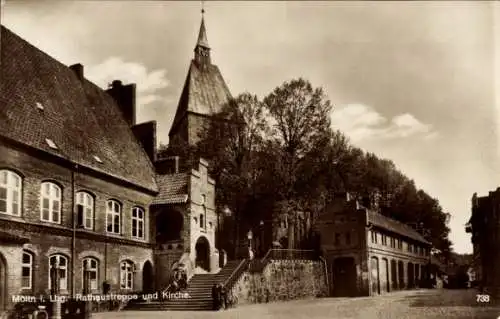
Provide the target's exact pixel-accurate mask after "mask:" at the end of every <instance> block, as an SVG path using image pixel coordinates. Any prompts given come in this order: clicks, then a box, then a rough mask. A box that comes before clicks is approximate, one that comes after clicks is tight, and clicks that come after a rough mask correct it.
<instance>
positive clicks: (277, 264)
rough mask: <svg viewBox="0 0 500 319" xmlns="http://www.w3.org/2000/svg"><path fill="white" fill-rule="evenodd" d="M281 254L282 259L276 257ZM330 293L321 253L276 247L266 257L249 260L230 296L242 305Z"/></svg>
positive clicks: (315, 296)
mask: <svg viewBox="0 0 500 319" xmlns="http://www.w3.org/2000/svg"><path fill="white" fill-rule="evenodd" d="M278 257H280V259H275V258H278ZM287 258H289V259H287ZM309 258H310V259H309ZM327 294H328V287H327V280H326V277H325V265H324V263H323V262H322V261H321V260H320V259H319V258H317V256H313V255H312V252H310V251H294V252H292V251H284V250H274V252H270V253H268V255H267V256H266V257H265V258H263V259H259V260H253V261H252V262H251V263H249V265H248V267H247V269H246V271H245V272H243V274H242V275H241V276H240V277H239V278H238V281H237V282H236V283H235V284H234V286H233V287H232V289H231V290H230V294H229V298H230V300H231V301H232V302H233V303H235V304H238V305H241V304H249V303H265V302H273V301H279V300H294V299H308V298H318V297H324V296H327Z"/></svg>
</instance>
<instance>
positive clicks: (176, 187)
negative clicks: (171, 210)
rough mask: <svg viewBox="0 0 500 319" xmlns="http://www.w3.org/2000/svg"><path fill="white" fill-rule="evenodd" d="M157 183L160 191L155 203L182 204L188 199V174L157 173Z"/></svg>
mask: <svg viewBox="0 0 500 319" xmlns="http://www.w3.org/2000/svg"><path fill="white" fill-rule="evenodd" d="M156 183H157V184H158V188H159V190H160V193H159V194H158V196H157V197H156V198H155V200H154V201H153V204H154V205H161V204H181V203H186V202H187V199H188V175H187V174H186V173H177V174H167V175H157V176H156Z"/></svg>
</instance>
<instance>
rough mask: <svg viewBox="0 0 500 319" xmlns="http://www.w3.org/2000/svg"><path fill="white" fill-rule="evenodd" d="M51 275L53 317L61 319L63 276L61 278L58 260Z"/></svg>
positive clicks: (53, 318)
mask: <svg viewBox="0 0 500 319" xmlns="http://www.w3.org/2000/svg"><path fill="white" fill-rule="evenodd" d="M51 275H52V276H51V295H52V319H61V297H60V296H59V288H60V285H59V284H60V280H61V278H59V261H58V260H56V262H55V263H54V264H53V265H52V269H51Z"/></svg>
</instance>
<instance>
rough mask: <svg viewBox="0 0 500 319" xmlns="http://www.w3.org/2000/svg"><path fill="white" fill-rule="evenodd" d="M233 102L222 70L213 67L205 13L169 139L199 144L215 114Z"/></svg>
mask: <svg viewBox="0 0 500 319" xmlns="http://www.w3.org/2000/svg"><path fill="white" fill-rule="evenodd" d="M230 99H231V93H230V91H229V88H228V87H227V85H226V82H225V81H224V78H223V77H222V74H221V72H220V70H219V68H218V67H217V66H216V65H214V64H212V59H211V56H210V46H209V45H208V39H207V30H206V28H205V19H204V10H202V18H201V25H200V31H199V34H198V41H197V42H196V45H195V48H194V58H193V59H192V60H191V64H190V66H189V71H188V74H187V77H186V81H185V83H184V88H183V90H182V93H181V96H180V99H179V103H178V105H177V111H176V113H175V117H174V121H173V123H172V127H171V128H170V133H169V138H170V141H172V140H173V139H174V138H181V139H182V140H184V141H185V142H187V143H188V144H189V145H196V143H197V142H198V141H199V140H200V139H201V138H200V135H201V134H203V130H204V128H206V127H207V125H208V124H209V123H210V120H211V117H212V115H214V114H216V113H218V112H220V111H221V110H222V107H223V106H224V105H225V104H226V103H228V101H229V100H230Z"/></svg>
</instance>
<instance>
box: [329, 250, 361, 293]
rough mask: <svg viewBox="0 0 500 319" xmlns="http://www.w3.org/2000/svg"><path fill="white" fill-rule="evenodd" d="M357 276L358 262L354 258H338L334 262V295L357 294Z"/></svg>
mask: <svg viewBox="0 0 500 319" xmlns="http://www.w3.org/2000/svg"><path fill="white" fill-rule="evenodd" d="M356 277H357V276H356V263H355V261H354V258H352V257H343V258H336V259H335V260H334V262H333V296H335V297H354V296H356V294H357V289H356Z"/></svg>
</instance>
